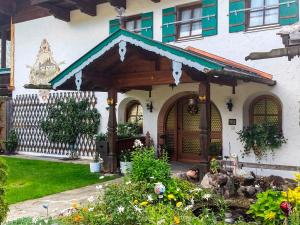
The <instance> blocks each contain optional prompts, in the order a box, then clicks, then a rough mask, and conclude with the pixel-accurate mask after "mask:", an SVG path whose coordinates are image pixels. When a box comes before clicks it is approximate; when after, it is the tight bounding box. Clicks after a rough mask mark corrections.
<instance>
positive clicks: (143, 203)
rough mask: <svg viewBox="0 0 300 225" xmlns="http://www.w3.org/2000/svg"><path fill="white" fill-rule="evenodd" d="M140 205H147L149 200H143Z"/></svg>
mask: <svg viewBox="0 0 300 225" xmlns="http://www.w3.org/2000/svg"><path fill="white" fill-rule="evenodd" d="M140 205H141V206H146V205H148V202H147V201H144V202H142V203H141V204H140Z"/></svg>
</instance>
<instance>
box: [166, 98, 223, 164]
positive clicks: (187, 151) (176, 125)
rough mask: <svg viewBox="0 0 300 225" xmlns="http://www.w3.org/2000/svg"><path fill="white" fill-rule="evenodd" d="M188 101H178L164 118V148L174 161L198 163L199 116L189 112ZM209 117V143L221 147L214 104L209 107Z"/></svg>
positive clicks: (186, 99)
mask: <svg viewBox="0 0 300 225" xmlns="http://www.w3.org/2000/svg"><path fill="white" fill-rule="evenodd" d="M188 101H189V98H182V99H180V100H178V101H177V102H176V103H175V104H174V105H173V107H172V108H171V110H170V111H169V113H168V115H167V117H166V124H165V130H166V135H165V136H166V146H167V149H168V151H169V153H170V154H171V158H172V160H174V161H182V162H200V161H201V151H202V149H201V147H200V146H201V145H200V136H199V133H200V131H199V125H200V115H199V112H197V111H196V112H195V111H193V112H191V110H189V107H188ZM211 117H212V118H211V142H218V143H220V145H221V144H222V121H221V115H220V113H219V111H218V109H217V108H216V106H215V105H214V104H212V105H211Z"/></svg>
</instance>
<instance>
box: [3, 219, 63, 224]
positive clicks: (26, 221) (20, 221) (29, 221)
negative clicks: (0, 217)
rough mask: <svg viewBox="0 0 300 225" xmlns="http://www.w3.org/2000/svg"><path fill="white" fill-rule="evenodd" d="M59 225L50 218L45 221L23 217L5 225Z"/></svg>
mask: <svg viewBox="0 0 300 225" xmlns="http://www.w3.org/2000/svg"><path fill="white" fill-rule="evenodd" d="M34 224H37V225H61V223H59V222H58V221H56V220H53V219H52V218H47V219H33V218H31V217H24V218H20V219H17V220H14V221H11V222H8V223H6V225H34Z"/></svg>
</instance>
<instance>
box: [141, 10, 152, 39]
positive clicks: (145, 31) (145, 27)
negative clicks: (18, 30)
mask: <svg viewBox="0 0 300 225" xmlns="http://www.w3.org/2000/svg"><path fill="white" fill-rule="evenodd" d="M141 19H142V30H141V34H142V35H143V36H145V37H148V38H153V12H149V13H144V14H142V16H141Z"/></svg>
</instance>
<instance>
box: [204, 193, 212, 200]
mask: <svg viewBox="0 0 300 225" xmlns="http://www.w3.org/2000/svg"><path fill="white" fill-rule="evenodd" d="M202 198H203V199H205V200H208V199H210V198H211V194H205V195H203V196H202Z"/></svg>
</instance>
